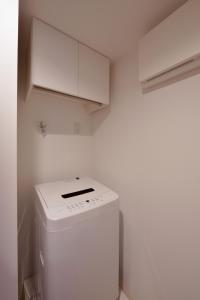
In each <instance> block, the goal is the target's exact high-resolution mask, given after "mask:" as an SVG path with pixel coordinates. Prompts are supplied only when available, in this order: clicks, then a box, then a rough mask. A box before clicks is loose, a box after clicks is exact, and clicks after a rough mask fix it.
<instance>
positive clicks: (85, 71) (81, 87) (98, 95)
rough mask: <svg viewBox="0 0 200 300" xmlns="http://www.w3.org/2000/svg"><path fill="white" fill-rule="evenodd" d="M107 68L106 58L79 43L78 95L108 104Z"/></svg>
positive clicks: (108, 65) (108, 67) (107, 61)
mask: <svg viewBox="0 0 200 300" xmlns="http://www.w3.org/2000/svg"><path fill="white" fill-rule="evenodd" d="M109 69H110V62H109V59H108V58H106V57H104V56H103V55H101V54H99V53H97V52H95V51H94V50H92V49H90V48H88V47H87V46H84V45H82V44H80V43H79V79H78V95H79V97H80V98H85V99H89V100H92V101H97V102H100V103H104V104H109V97H110V89H109V85H110V83H109V77H110V74H109Z"/></svg>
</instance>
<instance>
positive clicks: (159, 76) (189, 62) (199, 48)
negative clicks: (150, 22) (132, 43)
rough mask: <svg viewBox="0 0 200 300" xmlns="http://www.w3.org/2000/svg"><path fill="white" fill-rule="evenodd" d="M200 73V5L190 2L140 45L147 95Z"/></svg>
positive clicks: (141, 70)
mask: <svg viewBox="0 0 200 300" xmlns="http://www.w3.org/2000/svg"><path fill="white" fill-rule="evenodd" d="M199 71H200V1H199V0H189V1H187V2H186V3H185V4H184V5H183V6H182V7H180V8H179V9H178V10H176V11H175V12H174V13H173V14H172V15H170V16H169V17H168V18H167V19H165V20H164V21H163V22H162V23H160V24H159V25H158V26H157V27H156V28H154V29H153V30H152V31H150V32H149V33H148V34H147V35H146V36H144V37H143V38H142V39H141V40H140V43H139V80H140V82H141V84H142V88H143V91H144V92H145V91H149V90H152V89H154V88H156V87H161V86H162V85H165V84H168V83H170V82H173V81H176V80H177V79H183V78H185V77H188V76H189V75H192V74H196V73H197V72H199Z"/></svg>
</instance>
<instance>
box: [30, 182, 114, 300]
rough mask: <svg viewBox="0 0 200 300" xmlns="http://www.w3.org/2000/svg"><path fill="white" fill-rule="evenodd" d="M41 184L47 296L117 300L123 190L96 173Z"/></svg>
mask: <svg viewBox="0 0 200 300" xmlns="http://www.w3.org/2000/svg"><path fill="white" fill-rule="evenodd" d="M35 189H36V195H37V196H36V216H37V218H36V219H37V224H38V226H37V228H38V230H37V233H38V234H37V236H38V238H37V241H38V246H37V249H38V251H37V253H38V255H37V257H38V259H37V268H38V274H39V276H38V278H39V293H40V296H41V300H116V299H117V298H118V294H119V290H118V268H119V205H118V195H117V194H116V193H115V192H113V191H111V190H110V189H109V188H107V187H106V186H104V185H102V184H100V183H98V182H96V181H95V180H93V179H90V178H81V179H75V180H72V181H58V182H53V183H45V184H40V185H37V186H36V187H35Z"/></svg>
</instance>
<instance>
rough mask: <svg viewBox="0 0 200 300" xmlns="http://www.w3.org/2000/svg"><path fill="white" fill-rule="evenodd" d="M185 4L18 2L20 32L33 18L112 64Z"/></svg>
mask: <svg viewBox="0 0 200 300" xmlns="http://www.w3.org/2000/svg"><path fill="white" fill-rule="evenodd" d="M184 2H186V0H20V31H22V33H21V35H24V36H26V35H27V34H28V30H29V26H30V22H31V17H32V16H36V17H38V18H40V19H42V20H44V21H45V22H47V23H49V24H52V25H54V26H55V27H57V28H58V29H60V30H62V31H63V32H65V33H67V34H69V35H71V36H72V37H74V38H76V39H78V40H79V41H81V42H83V43H85V44H87V45H88V46H90V47H92V48H94V49H96V50H97V51H99V52H101V53H103V54H104V55H106V56H108V57H110V58H111V59H113V60H115V59H117V58H119V57H121V56H122V55H124V54H126V53H127V52H129V51H130V49H131V48H132V47H133V46H134V45H135V44H136V42H137V41H138V39H139V37H141V36H142V35H143V34H144V33H145V32H147V31H149V30H150V29H152V28H153V27H154V26H156V25H157V24H158V23H159V22H161V21H162V20H163V19H164V18H166V17H167V16H168V15H169V14H170V13H172V12H173V11H174V10H175V9H177V8H178V7H179V6H180V5H182V4H183V3H184Z"/></svg>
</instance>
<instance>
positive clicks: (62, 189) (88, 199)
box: [35, 178, 118, 221]
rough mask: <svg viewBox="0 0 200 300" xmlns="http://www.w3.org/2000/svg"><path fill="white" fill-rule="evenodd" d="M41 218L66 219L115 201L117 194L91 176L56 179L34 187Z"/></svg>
mask: <svg viewBox="0 0 200 300" xmlns="http://www.w3.org/2000/svg"><path fill="white" fill-rule="evenodd" d="M35 189H36V193H37V196H38V197H37V199H38V202H39V205H38V208H39V210H40V211H42V212H41V215H43V218H46V219H49V220H54V221H57V220H60V219H66V218H69V217H72V216H75V215H80V214H82V213H86V212H90V211H91V210H94V209H97V208H100V207H103V206H105V205H108V204H109V203H112V202H114V201H117V199H118V195H117V194H116V193H115V192H113V191H112V190H110V189H109V188H107V187H106V186H104V185H102V184H101V183H99V182H97V181H96V180H93V179H91V178H80V179H74V180H71V181H57V182H50V183H44V184H39V185H37V186H36V187H35Z"/></svg>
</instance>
